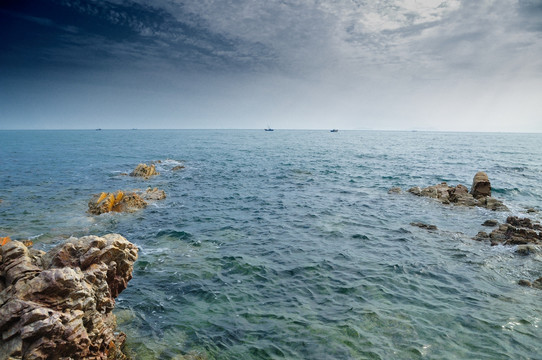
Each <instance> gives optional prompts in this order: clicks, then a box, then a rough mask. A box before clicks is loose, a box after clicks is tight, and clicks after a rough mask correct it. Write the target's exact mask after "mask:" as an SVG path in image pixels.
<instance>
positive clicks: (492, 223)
mask: <svg viewBox="0 0 542 360" xmlns="http://www.w3.org/2000/svg"><path fill="white" fill-rule="evenodd" d="M497 225H499V222H498V221H497V220H493V219H491V220H486V221H484V223H483V224H482V226H490V227H491V226H497Z"/></svg>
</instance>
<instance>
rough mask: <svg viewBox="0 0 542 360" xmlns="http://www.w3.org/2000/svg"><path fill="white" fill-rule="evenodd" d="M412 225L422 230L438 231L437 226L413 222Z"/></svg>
mask: <svg viewBox="0 0 542 360" xmlns="http://www.w3.org/2000/svg"><path fill="white" fill-rule="evenodd" d="M410 225H412V226H417V227H419V228H421V229H427V230H438V228H437V227H436V226H435V225H429V224H424V223H421V222H411V223H410Z"/></svg>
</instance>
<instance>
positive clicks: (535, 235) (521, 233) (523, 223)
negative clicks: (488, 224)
mask: <svg viewBox="0 0 542 360" xmlns="http://www.w3.org/2000/svg"><path fill="white" fill-rule="evenodd" d="M541 230H542V226H541V225H540V224H539V223H533V222H532V221H531V219H529V218H519V217H517V216H509V217H508V218H507V219H506V223H504V224H499V225H498V227H497V228H496V229H495V230H493V231H492V232H491V233H489V234H488V233H486V232H484V231H480V232H479V233H478V234H477V235H476V237H475V239H476V240H489V241H490V242H491V245H499V244H502V245H526V244H532V245H542V231H541Z"/></svg>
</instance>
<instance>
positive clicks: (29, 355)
mask: <svg viewBox="0 0 542 360" xmlns="http://www.w3.org/2000/svg"><path fill="white" fill-rule="evenodd" d="M136 259H137V247H136V246H135V245H133V244H132V243H130V242H128V241H127V240H126V239H125V238H124V237H122V236H120V235H118V234H108V235H105V236H103V237H98V236H85V237H82V238H79V239H77V238H70V239H68V240H67V241H66V243H64V244H62V245H60V246H58V247H56V248H54V249H52V250H50V251H49V252H48V253H45V252H43V251H38V250H34V249H28V248H27V247H26V246H25V245H24V244H23V243H21V242H19V241H11V242H9V243H7V244H5V245H3V246H1V247H0V284H1V286H0V289H1V292H0V338H1V339H2V341H0V358H2V359H10V358H14V359H44V360H45V359H69V358H73V359H125V358H126V356H125V355H124V354H123V353H122V351H121V348H122V346H123V344H124V342H125V338H126V335H125V334H124V333H122V332H117V331H116V330H115V327H116V320H115V315H113V313H112V310H113V307H114V306H115V298H116V297H117V296H118V294H119V293H120V292H121V291H123V290H124V289H125V288H126V286H127V283H128V281H129V280H130V279H131V278H132V270H133V264H134V262H135V261H136Z"/></svg>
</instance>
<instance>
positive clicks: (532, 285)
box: [518, 277, 542, 290]
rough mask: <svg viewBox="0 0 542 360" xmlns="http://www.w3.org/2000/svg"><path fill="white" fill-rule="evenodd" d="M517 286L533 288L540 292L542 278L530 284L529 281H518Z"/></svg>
mask: <svg viewBox="0 0 542 360" xmlns="http://www.w3.org/2000/svg"><path fill="white" fill-rule="evenodd" d="M518 284H519V285H521V286H528V287H533V288H535V289H541V290H542V277H540V278H538V279H536V280H535V281H533V282H530V281H529V280H520V281H518Z"/></svg>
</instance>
